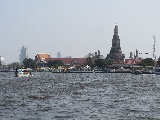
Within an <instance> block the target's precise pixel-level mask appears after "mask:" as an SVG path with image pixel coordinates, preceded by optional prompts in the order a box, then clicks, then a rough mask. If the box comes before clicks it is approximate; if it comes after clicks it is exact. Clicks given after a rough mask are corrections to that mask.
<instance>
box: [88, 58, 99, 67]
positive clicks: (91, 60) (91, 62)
mask: <svg viewBox="0 0 160 120" xmlns="http://www.w3.org/2000/svg"><path fill="white" fill-rule="evenodd" d="M85 65H89V66H91V67H95V66H96V65H95V60H94V58H93V57H87V58H86V64H85Z"/></svg>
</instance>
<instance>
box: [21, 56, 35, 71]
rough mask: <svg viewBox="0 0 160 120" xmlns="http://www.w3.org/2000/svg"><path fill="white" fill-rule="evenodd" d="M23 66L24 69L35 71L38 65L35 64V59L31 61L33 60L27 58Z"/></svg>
mask: <svg viewBox="0 0 160 120" xmlns="http://www.w3.org/2000/svg"><path fill="white" fill-rule="evenodd" d="M23 64H24V67H25V68H31V69H35V67H36V63H35V61H34V60H33V59H31V58H29V59H28V58H25V59H24V60H23Z"/></svg>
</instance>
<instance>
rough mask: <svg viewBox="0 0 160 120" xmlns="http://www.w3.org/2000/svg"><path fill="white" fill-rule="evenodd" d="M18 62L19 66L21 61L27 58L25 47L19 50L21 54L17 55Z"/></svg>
mask: <svg viewBox="0 0 160 120" xmlns="http://www.w3.org/2000/svg"><path fill="white" fill-rule="evenodd" d="M19 57H20V58H19V60H20V65H23V60H24V59H25V58H28V53H27V47H26V46H23V47H22V49H21V53H20V55H19Z"/></svg>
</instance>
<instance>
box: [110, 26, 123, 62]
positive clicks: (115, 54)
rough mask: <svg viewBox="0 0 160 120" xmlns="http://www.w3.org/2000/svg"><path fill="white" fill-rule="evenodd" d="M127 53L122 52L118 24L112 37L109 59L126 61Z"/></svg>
mask: <svg viewBox="0 0 160 120" xmlns="http://www.w3.org/2000/svg"><path fill="white" fill-rule="evenodd" d="M124 58H125V55H124V54H122V51H121V47H120V39H119V36H118V26H117V24H116V26H115V28H114V35H113V39H112V47H111V50H110V53H109V54H108V55H107V59H110V60H113V62H117V63H119V62H124Z"/></svg>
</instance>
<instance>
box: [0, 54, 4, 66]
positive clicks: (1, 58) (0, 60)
mask: <svg viewBox="0 0 160 120" xmlns="http://www.w3.org/2000/svg"><path fill="white" fill-rule="evenodd" d="M0 62H1V65H5V63H4V57H3V56H0Z"/></svg>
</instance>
